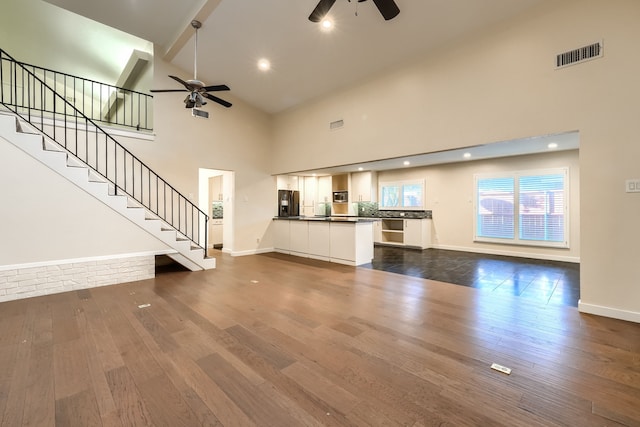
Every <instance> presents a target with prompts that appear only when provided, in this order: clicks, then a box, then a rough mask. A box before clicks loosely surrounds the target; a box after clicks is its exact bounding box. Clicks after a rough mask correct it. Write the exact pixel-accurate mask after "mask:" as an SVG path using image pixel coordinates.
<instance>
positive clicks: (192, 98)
mask: <svg viewBox="0 0 640 427" xmlns="http://www.w3.org/2000/svg"><path fill="white" fill-rule="evenodd" d="M191 26H192V27H193V28H195V30H196V40H195V41H196V43H195V54H194V59H193V80H187V81H184V80H182V79H181V78H180V77H176V76H171V75H170V76H169V77H171V78H172V79H173V80H175V81H177V82H178V83H180V84H181V85H183V86H184V89H151V92H183V91H185V90H186V91H187V92H189V94H188V95H187V97H186V98H185V99H184V104H185V108H195V107H202V106H203V105H205V104H206V103H207V102H206V101H205V100H204V98H207V99H209V100H211V101H213V102H217V103H218V104H220V105H222V106H223V107H227V108H229V107H231V103H230V102H228V101H225V100H224V99H220V98H218V97H217V96H214V95H212V94H210V93H209V92H219V91H224V90H229V86H227V85H213V86H205V85H204V83H202V82H201V81H200V80H198V28H200V27H202V23H200V21H196V20H193V21H191Z"/></svg>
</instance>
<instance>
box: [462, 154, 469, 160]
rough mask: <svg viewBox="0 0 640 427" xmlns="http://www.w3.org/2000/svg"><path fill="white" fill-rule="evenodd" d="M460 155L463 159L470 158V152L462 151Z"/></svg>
mask: <svg viewBox="0 0 640 427" xmlns="http://www.w3.org/2000/svg"><path fill="white" fill-rule="evenodd" d="M462 157H464V158H465V159H470V158H471V153H464V154H463V155H462Z"/></svg>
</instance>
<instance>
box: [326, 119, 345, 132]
mask: <svg viewBox="0 0 640 427" xmlns="http://www.w3.org/2000/svg"><path fill="white" fill-rule="evenodd" d="M343 126H344V120H342V119H341V120H336V121H333V122H331V123H329V130H337V129H340V128H341V127H343Z"/></svg>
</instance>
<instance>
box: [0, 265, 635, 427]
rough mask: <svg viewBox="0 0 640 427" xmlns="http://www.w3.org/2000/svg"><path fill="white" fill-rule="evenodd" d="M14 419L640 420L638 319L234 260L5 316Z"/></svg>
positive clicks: (1, 391) (0, 381)
mask: <svg viewBox="0 0 640 427" xmlns="http://www.w3.org/2000/svg"><path fill="white" fill-rule="evenodd" d="M146 304H150V305H149V306H147V307H144V306H143V305H146ZM139 306H142V307H141V308H140V307H139ZM493 362H496V363H499V364H501V365H505V366H508V367H510V368H511V369H512V370H513V371H512V374H511V375H505V374H502V373H500V372H497V371H495V370H492V369H490V365H491V363H493ZM0 420H1V425H2V426H20V425H38V426H54V425H56V426H147V425H154V426H172V427H173V426H252V425H257V426H383V425H384V426H415V427H418V426H435V425H437V426H443V425H451V426H501V425H503V426H640V325H638V324H633V323H627V322H622V321H617V320H612V319H606V318H601V317H596V316H590V315H584V314H580V313H578V312H577V310H576V309H575V308H574V307H568V306H559V305H558V306H553V305H545V304H536V303H535V302H532V301H530V300H526V299H523V298H518V297H514V296H508V295H496V294H494V293H486V292H481V291H480V290H478V289H473V288H467V287H461V286H454V285H450V284H446V283H442V282H437V281H431V280H425V279H421V278H415V277H410V276H403V275H399V274H394V273H387V272H383V271H377V270H371V269H364V268H353V267H347V266H341V265H335V264H329V263H324V262H319V261H318V262H316V261H311V260H304V259H300V258H295V257H288V256H284V255H278V254H266V255H259V256H247V257H238V258H232V257H229V256H226V255H222V256H221V257H219V258H218V268H217V269H216V270H213V271H208V272H197V273H192V272H169V273H164V274H161V275H158V277H156V279H153V280H146V281H140V282H134V283H130V284H124V285H117V286H110V287H104V288H96V289H91V290H89V291H87V290H84V291H78V292H68V293H64V294H58V295H51V296H46V297H39V298H31V299H26V300H20V301H13V302H7V303H2V304H0Z"/></svg>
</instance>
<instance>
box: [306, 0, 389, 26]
mask: <svg viewBox="0 0 640 427" xmlns="http://www.w3.org/2000/svg"><path fill="white" fill-rule="evenodd" d="M354 1H356V0H354ZM364 1H366V0H357V2H358V3H362V2H364ZM335 2H336V0H320V2H319V3H318V5H317V6H316V8H315V9H313V12H311V15H309V21H311V22H320V21H322V19H323V18H324V17H325V16H326V15H327V13H329V9H331V6H333V4H334V3H335ZM373 2H374V3H375V5H376V7H377V8H378V10H379V11H380V14H381V15H382V17H383V18H384V19H385V21H388V20H390V19H393V18H395V17H396V16H398V14H399V13H400V8H398V5H397V4H396V2H395V1H394V0H373ZM349 3H351V0H349Z"/></svg>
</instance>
